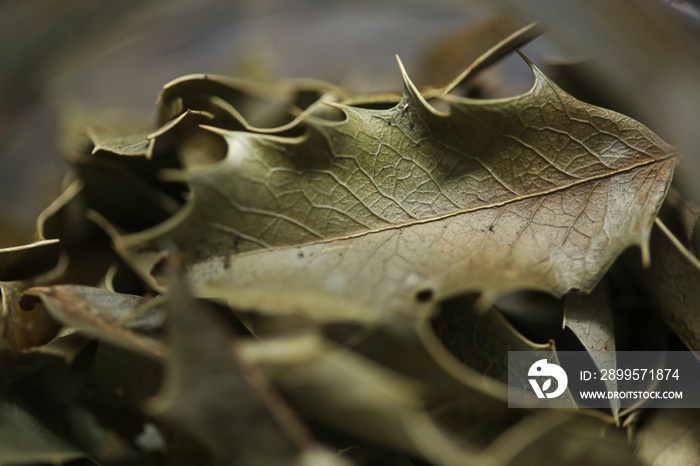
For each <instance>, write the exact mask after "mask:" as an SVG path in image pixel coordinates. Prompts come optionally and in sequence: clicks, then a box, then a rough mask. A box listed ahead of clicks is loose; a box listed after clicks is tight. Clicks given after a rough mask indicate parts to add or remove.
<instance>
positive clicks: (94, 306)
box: [22, 285, 165, 358]
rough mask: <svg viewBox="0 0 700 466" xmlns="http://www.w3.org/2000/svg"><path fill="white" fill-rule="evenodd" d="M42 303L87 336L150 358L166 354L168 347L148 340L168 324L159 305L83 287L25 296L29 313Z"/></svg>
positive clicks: (46, 289)
mask: <svg viewBox="0 0 700 466" xmlns="http://www.w3.org/2000/svg"><path fill="white" fill-rule="evenodd" d="M39 302H41V303H42V304H43V305H44V307H45V308H46V310H47V311H48V312H49V314H51V316H52V317H53V318H54V319H56V321H58V322H60V323H61V324H63V325H65V326H68V327H73V328H75V329H77V330H78V331H79V332H81V333H82V334H84V335H85V336H88V337H91V338H94V339H99V340H104V341H107V342H109V343H111V344H113V345H116V346H120V347H123V348H126V349H129V350H132V351H137V352H139V353H142V354H145V355H147V356H150V357H155V358H158V357H162V356H163V355H164V354H165V348H164V346H163V345H162V344H161V343H159V342H158V341H156V340H154V339H153V338H150V337H149V336H148V334H153V333H156V332H158V331H160V330H162V328H163V324H164V322H165V309H164V308H163V307H162V306H160V307H158V306H157V304H158V303H157V302H156V303H150V302H149V300H148V299H146V298H143V297H141V296H133V295H125V294H119V293H114V292H111V291H107V290H102V289H100V288H94V287H88V286H79V285H59V286H53V287H34V288H30V289H28V290H26V291H25V292H24V293H23V295H22V303H23V304H24V306H25V308H26V309H27V311H26V312H32V311H31V310H29V309H31V308H33V307H35V306H36V304H37V303H39ZM154 304H155V305H154ZM139 333H141V335H139ZM143 334H146V335H143Z"/></svg>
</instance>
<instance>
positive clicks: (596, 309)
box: [564, 281, 620, 419]
mask: <svg viewBox="0 0 700 466" xmlns="http://www.w3.org/2000/svg"><path fill="white" fill-rule="evenodd" d="M564 327H568V328H570V329H571V331H572V332H574V335H576V337H577V338H578V339H579V341H580V342H581V344H582V345H583V347H584V348H586V350H587V351H592V352H594V353H591V358H592V359H593V362H594V363H595V365H596V367H597V368H598V370H600V369H613V370H614V369H617V360H616V359H615V333H614V326H613V310H612V308H611V305H610V295H609V293H608V287H607V284H606V283H605V282H604V281H602V282H601V283H599V284H598V286H596V288H595V289H594V290H593V292H592V293H591V294H590V295H581V294H576V295H568V296H567V297H566V298H565V307H564ZM605 387H606V388H607V389H608V390H611V391H615V390H617V381H616V380H606V381H605ZM610 408H611V409H612V414H613V417H615V419H617V418H618V413H619V411H620V400H610Z"/></svg>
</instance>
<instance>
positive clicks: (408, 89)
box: [396, 55, 444, 115]
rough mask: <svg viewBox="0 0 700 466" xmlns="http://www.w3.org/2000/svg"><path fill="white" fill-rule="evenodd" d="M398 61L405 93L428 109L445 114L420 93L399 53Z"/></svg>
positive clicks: (434, 112) (431, 111)
mask: <svg viewBox="0 0 700 466" xmlns="http://www.w3.org/2000/svg"><path fill="white" fill-rule="evenodd" d="M396 61H397V62H398V63H399V69H400V70H401V77H403V84H404V94H405V95H407V96H408V97H409V98H410V99H411V100H413V101H414V102H415V103H416V104H420V105H421V106H422V107H423V108H425V109H426V110H428V111H429V112H430V113H432V114H434V115H444V114H443V113H442V112H439V111H438V110H437V109H435V108H434V107H433V106H432V105H430V104H429V103H428V101H427V100H425V98H424V97H423V95H422V94H421V93H420V91H419V90H418V88H417V87H416V85H415V84H413V81H411V78H409V77H408V73H407V72H406V68H405V67H404V66H403V62H402V61H401V58H399V56H398V55H396Z"/></svg>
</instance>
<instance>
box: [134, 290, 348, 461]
mask: <svg viewBox="0 0 700 466" xmlns="http://www.w3.org/2000/svg"><path fill="white" fill-rule="evenodd" d="M208 312H209V311H208V310H207V309H204V308H202V307H201V306H198V305H196V304H195V301H194V300H192V299H191V298H189V297H188V296H187V294H186V291H185V290H184V285H183V284H182V283H181V285H180V286H179V287H178V288H177V289H174V290H173V295H172V297H171V300H170V317H169V330H170V352H169V353H170V354H169V357H168V360H167V361H168V362H167V365H168V370H167V375H166V377H165V382H164V385H163V387H162V389H161V391H160V393H159V394H158V395H157V396H156V397H155V398H154V399H152V400H151V401H150V402H149V404H148V407H147V410H148V411H149V412H150V413H151V414H153V415H155V416H156V417H158V418H160V419H162V420H163V421H164V422H167V423H168V424H170V425H172V426H174V427H176V428H177V429H180V430H182V431H183V432H185V433H187V434H188V435H190V436H192V437H193V438H195V439H197V440H198V441H199V442H201V444H202V445H203V446H205V447H206V448H207V450H208V451H209V452H210V453H211V455H212V459H213V460H214V462H215V464H221V465H228V464H231V463H235V464H241V465H248V464H250V465H258V464H269V465H275V464H280V465H288V464H294V462H295V461H300V464H301V463H303V462H304V461H305V459H304V458H306V459H307V460H308V458H310V457H313V456H314V453H312V451H314V450H317V449H318V447H317V446H316V445H315V442H314V441H313V440H312V439H311V437H310V436H309V434H308V432H307V431H306V429H305V427H304V426H303V425H302V424H301V423H300V422H299V421H298V420H297V418H296V417H295V415H294V414H293V413H292V412H291V411H290V410H289V409H288V408H287V406H286V405H285V404H284V402H283V401H282V399H281V398H278V396H277V394H276V393H275V392H274V390H273V389H272V388H271V387H270V386H269V385H268V383H267V381H266V380H265V378H264V377H263V376H262V374H261V373H260V372H259V370H258V369H257V368H255V367H253V366H251V365H249V364H247V363H246V362H245V361H244V360H242V359H241V358H240V356H239V355H238V351H237V349H236V347H235V346H234V347H233V348H232V347H231V341H230V340H229V336H227V335H226V332H225V330H224V329H223V328H222V326H221V325H220V324H219V323H218V322H216V321H215V320H214V319H213V318H212V316H210V315H209V314H208ZM300 455H305V456H300ZM309 455H310V456H309ZM309 461H310V460H309ZM334 463H337V464H343V462H342V461H340V460H337V461H329V462H328V463H327V464H334Z"/></svg>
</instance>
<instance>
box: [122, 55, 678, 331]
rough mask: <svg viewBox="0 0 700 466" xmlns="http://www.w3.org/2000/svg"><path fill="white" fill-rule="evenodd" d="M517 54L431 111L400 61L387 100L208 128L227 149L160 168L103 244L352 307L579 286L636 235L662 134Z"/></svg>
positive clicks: (231, 285) (211, 285)
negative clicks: (324, 113) (507, 76)
mask: <svg viewBox="0 0 700 466" xmlns="http://www.w3.org/2000/svg"><path fill="white" fill-rule="evenodd" d="M532 69H533V72H534V74H535V84H534V85H533V87H532V89H531V90H530V91H529V92H527V93H525V94H523V95H521V96H516V97H513V98H510V99H502V100H494V101H489V100H485V101H474V100H470V99H464V98H459V97H453V96H451V95H442V96H439V97H435V99H436V101H439V102H440V103H441V105H443V106H446V107H447V109H446V110H444V111H443V110H437V109H436V108H435V107H433V106H432V105H431V104H430V103H428V102H427V101H425V99H424V98H423V97H422V96H421V95H420V93H419V92H418V91H417V90H416V89H415V87H414V86H413V84H412V83H411V82H410V80H409V79H408V77H407V76H406V75H405V73H404V83H405V94H404V98H403V100H402V101H401V102H400V103H399V104H397V105H394V106H391V107H390V108H388V109H368V108H362V107H353V106H348V105H343V104H333V107H335V108H336V109H338V110H340V111H341V112H342V114H343V115H344V119H343V120H342V121H335V120H328V119H324V118H321V117H318V116H317V115H314V114H313V112H309V114H308V115H307V116H306V117H305V118H304V119H303V120H301V121H300V122H299V125H300V129H303V134H301V135H300V136H285V135H284V134H279V135H277V134H261V133H253V132H241V131H227V130H222V129H217V128H209V129H210V130H211V131H213V132H214V133H216V134H219V135H221V137H222V138H223V139H224V140H225V141H226V143H227V146H228V152H227V154H226V157H225V158H224V159H223V160H222V161H220V162H218V163H215V164H213V165H210V166H206V167H200V168H198V169H196V170H181V171H177V172H170V173H169V177H170V179H173V180H178V181H183V182H186V183H187V184H188V185H189V186H190V189H191V192H192V194H191V199H190V200H189V201H188V203H187V204H186V205H185V206H184V207H183V209H182V210H181V211H180V212H178V214H176V215H175V216H174V217H172V218H171V219H169V220H167V221H166V222H164V223H162V224H160V225H158V226H156V227H154V228H152V229H150V230H147V231H145V232H141V233H138V234H134V235H130V236H126V237H122V238H120V239H118V241H117V246H118V248H119V249H121V250H122V252H123V254H124V255H125V256H126V257H127V258H128V259H129V260H130V261H131V262H132V264H133V265H134V266H135V267H136V268H137V269H138V270H140V271H141V273H142V274H143V276H144V277H151V276H152V275H153V276H155V280H156V282H157V281H158V280H160V279H161V278H162V277H160V276H159V275H160V270H161V269H162V267H159V265H162V261H163V260H164V257H165V256H166V255H167V254H166V253H165V252H164V251H161V250H160V249H159V248H158V243H159V242H160V241H163V240H166V239H167V240H169V241H173V242H175V243H176V244H177V245H178V247H179V248H180V249H181V250H182V251H183V254H184V257H185V261H186V263H187V264H188V265H190V268H189V277H190V279H191V280H192V282H193V283H194V284H195V290H196V292H197V293H198V294H200V295H202V296H205V297H206V296H208V297H217V298H227V299H229V300H230V301H231V302H232V303H233V304H235V305H236V306H239V307H241V308H250V307H254V308H278V309H279V308H285V309H296V310H303V311H304V312H328V313H332V314H334V315H336V317H337V316H344V318H351V319H360V320H378V319H382V318H386V317H388V316H389V315H391V314H392V313H393V312H395V311H396V310H399V309H401V310H409V309H412V308H416V306H420V304H422V303H424V302H433V301H435V300H440V299H444V298H447V297H450V296H454V295H457V294H461V293H465V292H469V291H473V292H481V293H483V294H484V295H485V298H486V300H488V299H492V298H494V297H495V296H497V295H499V294H500V293H503V292H506V291H510V290H514V289H523V288H527V289H536V290H542V291H547V292H549V293H552V294H554V295H557V296H560V295H562V294H564V293H566V292H567V291H569V290H571V289H579V290H582V291H584V292H587V291H591V290H592V288H593V286H594V285H595V283H597V282H598V280H599V279H600V278H601V277H602V275H603V274H604V273H605V271H606V270H607V268H608V267H609V266H610V265H611V264H612V262H613V261H614V260H615V258H616V257H617V255H618V254H619V253H621V252H622V251H623V250H624V249H626V248H627V247H629V246H632V245H638V246H641V247H642V249H643V251H646V250H647V239H648V235H649V231H650V227H651V223H652V222H653V219H654V217H655V215H656V212H657V211H658V208H659V206H660V203H661V201H662V200H663V197H664V195H665V193H666V190H667V187H668V183H669V182H670V179H671V175H672V172H673V166H674V164H675V158H674V155H675V151H674V150H673V148H671V147H670V146H668V145H667V144H666V143H664V142H663V141H662V140H661V139H660V138H658V136H656V135H654V134H653V133H652V132H651V131H650V130H649V129H647V128H646V127H644V126H643V125H641V124H639V123H637V122H635V121H633V120H631V119H629V118H627V117H624V116H623V115H620V114H617V113H614V112H611V111H608V110H604V109H600V108H597V107H592V106H589V105H586V104H585V103H582V102H579V101H577V100H575V99H574V98H573V97H571V96H569V95H567V94H566V93H564V92H563V91H562V90H561V89H559V88H558V87H557V86H556V85H555V84H554V83H552V82H551V81H550V80H549V79H548V78H547V77H545V76H544V75H543V74H542V73H541V72H540V71H539V70H537V68H535V67H534V66H532ZM436 105H437V104H436ZM319 107H320V105H319ZM644 255H645V257H646V256H648V254H647V253H646V252H645V253H644ZM358 291H359V292H358ZM412 312H417V311H412Z"/></svg>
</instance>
